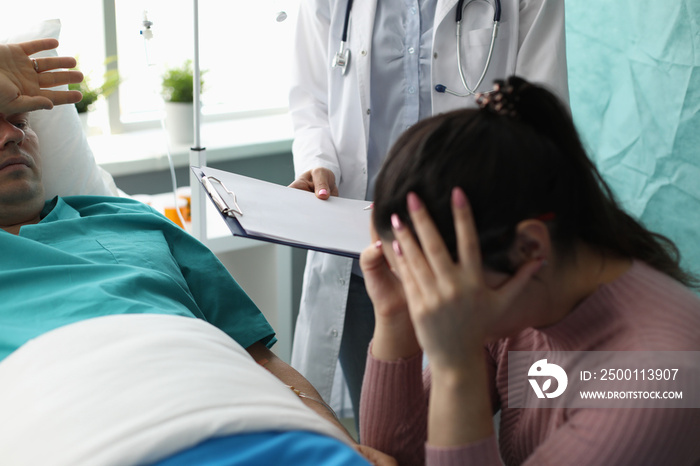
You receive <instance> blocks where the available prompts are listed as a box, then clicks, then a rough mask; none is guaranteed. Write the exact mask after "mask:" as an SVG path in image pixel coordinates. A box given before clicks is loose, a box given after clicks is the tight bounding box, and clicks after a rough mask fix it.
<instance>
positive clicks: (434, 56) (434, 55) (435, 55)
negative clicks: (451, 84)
mask: <svg viewBox="0 0 700 466" xmlns="http://www.w3.org/2000/svg"><path fill="white" fill-rule="evenodd" d="M437 57H438V55H437V52H435V53H434V54H433V58H434V59H436V60H437Z"/></svg>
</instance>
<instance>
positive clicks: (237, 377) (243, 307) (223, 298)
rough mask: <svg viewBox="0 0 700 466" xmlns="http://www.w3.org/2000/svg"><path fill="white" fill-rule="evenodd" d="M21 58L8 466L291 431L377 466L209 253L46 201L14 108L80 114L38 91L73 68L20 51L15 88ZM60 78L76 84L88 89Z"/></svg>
mask: <svg viewBox="0 0 700 466" xmlns="http://www.w3.org/2000/svg"><path fill="white" fill-rule="evenodd" d="M27 44H31V43H27ZM21 45H26V44H21ZM50 45H52V46H53V47H55V45H54V44H53V42H52V43H50V44H49V43H44V44H41V45H37V44H34V45H31V46H27V47H28V48H26V47H25V48H23V49H22V51H23V52H25V53H26V55H30V52H31V51H38V50H37V48H39V49H41V48H42V47H43V48H46V47H48V46H50ZM7 47H16V46H5V45H0V71H2V72H0V229H1V230H0V250H1V251H2V252H3V253H2V254H0V280H1V281H2V283H3V286H2V288H0V302H2V303H3V304H2V307H1V308H0V361H2V362H0V417H2V419H3V422H2V423H0V463H2V464H49V463H50V464H67V465H76V464H91V465H92V464H119V465H126V464H144V463H149V462H151V463H152V462H155V461H160V460H163V459H165V458H166V457H168V456H170V455H173V454H176V453H178V452H180V453H179V454H182V455H187V454H190V453H191V452H192V451H195V452H201V451H202V449H204V450H205V451H207V452H211V451H214V452H216V454H218V455H222V454H231V444H227V443H226V442H240V437H239V436H236V437H226V436H230V435H232V434H241V433H250V432H257V433H262V434H261V435H263V437H258V438H256V439H255V442H254V443H255V445H257V446H258V447H259V450H262V451H264V450H267V449H268V447H269V445H268V446H264V447H263V445H266V443H265V442H267V441H269V440H270V439H273V440H275V441H276V442H278V444H280V443H279V442H282V443H281V444H280V445H282V446H285V445H289V443H284V441H283V440H280V438H281V437H280V436H279V434H278V433H275V434H274V435H273V434H270V432H278V431H284V432H292V434H288V435H294V434H293V433H295V432H296V434H298V435H302V437H304V438H305V439H306V444H308V438H307V437H306V436H309V435H311V436H313V435H321V436H322V437H321V440H319V439H316V438H314V440H313V441H312V443H313V444H316V443H317V442H320V443H319V445H320V444H323V443H324V442H325V444H326V446H328V448H330V450H327V451H326V452H325V454H324V455H323V456H327V455H330V456H331V457H332V456H334V455H336V454H340V455H341V456H342V457H343V458H345V459H344V460H343V461H345V462H338V461H336V462H334V463H333V464H348V465H349V464H366V461H365V460H364V459H362V457H361V456H359V455H358V454H357V453H355V451H354V450H353V449H351V448H348V445H352V444H353V443H354V442H352V440H351V439H350V438H349V436H348V435H347V432H345V431H344V429H342V427H341V426H340V424H339V423H338V421H337V420H336V419H335V418H334V417H333V415H332V414H331V412H330V411H329V410H327V409H326V407H325V406H324V404H323V403H322V402H320V397H319V395H318V393H317V392H316V391H315V390H314V389H313V387H312V386H311V385H310V384H309V383H308V382H307V381H306V380H305V379H304V378H303V377H301V375H299V374H298V373H297V372H296V371H294V370H293V369H292V368H291V367H289V366H288V365H287V364H285V363H284V362H283V361H281V360H280V359H279V358H276V357H275V355H274V354H273V353H272V352H271V351H270V350H269V349H268V348H269V346H271V345H272V344H273V343H274V331H273V329H272V328H271V327H270V325H269V324H268V323H267V321H266V320H265V318H264V316H263V315H262V313H261V312H260V311H259V310H258V309H257V307H256V306H255V305H254V304H253V302H252V301H251V300H250V299H249V298H248V297H247V296H246V294H245V293H244V292H243V291H242V290H241V288H240V287H239V286H238V284H237V283H236V282H235V281H234V280H233V278H232V277H231V276H230V275H229V273H228V272H227V271H226V269H225V268H224V267H223V266H222V265H221V263H219V261H218V260H217V259H216V257H215V256H214V255H213V254H212V253H211V252H210V251H209V250H208V249H207V248H206V247H204V246H203V245H202V244H201V243H199V242H198V241H196V240H195V239H194V238H192V237H191V236H189V235H188V234H187V233H186V232H184V231H183V230H181V229H180V228H178V227H177V226H175V225H174V224H172V223H171V222H170V221H169V220H167V219H166V218H165V217H163V216H161V215H160V214H157V213H156V212H155V211H153V210H152V209H151V208H150V207H148V206H145V205H143V204H141V203H139V202H137V201H133V200H129V199H121V198H108V197H99V196H73V197H66V198H61V197H56V198H54V199H52V200H50V201H48V202H45V201H44V197H45V196H44V187H43V183H42V169H41V167H42V163H41V156H40V150H39V146H38V142H37V135H36V134H35V133H34V131H33V130H32V128H31V126H30V122H29V118H28V112H27V110H31V109H32V108H36V102H34V103H33V104H31V105H30V104H29V103H26V102H25V103H22V102H21V99H20V102H18V100H17V99H12V98H9V99H5V100H3V99H4V98H3V96H8V95H9V96H12V94H13V92H14V93H15V94H17V95H18V96H19V97H22V93H23V92H25V91H26V89H30V90H31V89H34V92H35V94H36V93H38V92H42V93H43V96H44V97H45V98H47V99H49V100H50V101H53V102H54V103H68V102H70V101H73V100H74V95H72V96H71V95H70V94H66V93H61V92H58V93H44V91H39V88H40V87H41V86H43V85H44V84H42V83H45V82H46V78H45V77H44V76H42V73H43V72H44V71H46V70H49V69H51V68H54V67H56V66H70V65H65V64H61V65H57V63H58V62H56V61H53V62H52V61H50V60H51V59H37V60H35V61H33V62H32V61H31V60H30V59H29V58H28V57H27V56H26V55H25V56H21V53H20V54H19V55H20V56H19V57H18V58H17V57H16V55H17V52H18V51H17V49H16V48H15V49H13V50H10V51H11V52H13V53H15V58H13V59H15V60H17V63H16V65H17V66H16V67H14V69H19V70H20V71H21V72H19V73H18V74H17V76H14V77H15V78H16V79H14V80H13V79H9V80H3V77H4V76H8V73H9V74H11V73H12V71H11V67H7V66H5V67H3V64H6V62H3V57H7V56H9V55H7V54H4V53H5V52H7V51H8V49H7ZM3 54H4V55H3ZM61 63H63V62H61ZM55 74H56V76H54V77H52V79H53V80H55V79H63V83H66V82H69V81H70V82H73V81H75V80H76V79H78V78H79V76H76V75H74V74H67V73H66V74H61V73H55ZM17 82H19V83H20V85H19V86H18V85H17ZM23 83H24V84H26V85H22V84H23ZM51 84H54V83H53V82H52V83H51ZM13 86H14V88H13ZM256 361H257V363H256ZM262 366H264V369H263V368H262ZM265 369H267V370H265ZM288 386H294V387H296V388H297V389H298V390H300V391H301V392H304V393H305V396H304V397H302V398H300V397H298V396H297V395H296V394H295V392H293V391H292V390H290V389H289V387H288ZM312 409H313V410H315V411H316V413H314V412H313V411H312ZM8 420H11V421H8ZM300 432H301V433H300ZM265 435H271V437H269V438H266V437H264V436H265ZM222 436H223V438H222ZM212 438H218V439H219V440H217V441H213V440H210V441H209V442H204V443H202V442H203V441H206V440H207V439H212ZM285 438H287V437H285ZM288 442H290V443H293V444H295V445H300V443H299V442H298V439H292V440H288ZM301 444H304V442H302V443H301ZM191 447H194V449H195V450H188V449H189V448H191ZM283 450H284V451H288V452H293V451H294V450H295V449H290V448H283ZM319 451H323V450H319ZM363 451H364V452H367V453H366V454H368V455H379V454H378V453H374V452H371V451H370V450H363ZM188 452H189V453H188ZM222 452H223V453H222ZM308 455H309V452H308V451H307V452H306V453H304V454H303V456H305V457H308ZM278 458H279V459H280V461H283V462H284V460H282V458H283V457H281V456H280V457H278ZM376 458H377V459H379V460H382V459H386V458H384V457H380V456H376ZM49 459H50V461H49ZM168 461H175V463H168V464H180V463H177V461H178V459H177V457H172V458H170V459H169V460H168ZM182 461H184V462H183V463H182V464H203V463H200V462H193V461H192V460H191V458H190V459H183V460H182ZM290 461H291V460H290ZM244 462H245V461H244ZM252 462H253V463H259V462H260V458H257V459H252ZM249 463H250V461H249ZM313 464H324V463H321V462H318V461H313Z"/></svg>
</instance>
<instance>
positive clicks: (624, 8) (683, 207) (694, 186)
mask: <svg viewBox="0 0 700 466" xmlns="http://www.w3.org/2000/svg"><path fill="white" fill-rule="evenodd" d="M555 1H557V0H555ZM562 1H563V0H562ZM566 35H567V37H566V40H567V58H568V63H569V65H568V68H569V87H570V96H571V109H572V113H573V116H574V121H575V122H576V125H577V128H578V130H579V132H580V134H581V136H582V138H583V140H584V142H585V144H586V146H587V149H588V151H589V154H590V156H591V157H592V158H593V160H594V161H595V162H596V164H597V166H598V168H599V170H600V171H601V173H602V174H603V176H604V178H605V179H606V181H607V182H608V183H609V184H610V185H611V187H612V189H613V190H614V192H615V194H616V195H617V197H618V200H620V201H621V203H622V204H623V206H624V207H625V208H626V209H628V211H629V212H630V213H631V214H633V215H634V216H636V217H637V218H639V219H641V221H642V222H643V223H644V224H645V225H646V226H647V227H648V228H650V229H651V230H653V231H657V232H659V233H661V234H664V235H666V236H668V237H669V238H671V239H672V240H673V241H675V242H676V244H677V245H678V247H679V248H680V250H681V254H682V256H683V262H682V265H683V266H684V267H686V268H687V269H689V270H691V271H692V272H694V273H696V274H699V275H700V0H654V1H651V0H621V1H611V0H566Z"/></svg>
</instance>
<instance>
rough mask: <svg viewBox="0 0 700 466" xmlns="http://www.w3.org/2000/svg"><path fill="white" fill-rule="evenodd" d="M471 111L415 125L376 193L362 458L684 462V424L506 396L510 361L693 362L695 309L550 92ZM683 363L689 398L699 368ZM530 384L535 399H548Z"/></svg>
mask: <svg viewBox="0 0 700 466" xmlns="http://www.w3.org/2000/svg"><path fill="white" fill-rule="evenodd" d="M479 103H480V107H481V108H480V109H474V110H460V111H456V112H452V113H446V114H442V115H438V116H436V117H433V118H430V119H428V120H424V121H422V122H420V123H418V124H416V125H414V126H413V127H411V128H410V129H409V130H408V131H407V132H406V133H404V135H403V136H402V137H401V138H400V139H399V140H398V141H397V143H396V144H395V145H394V147H393V148H392V150H391V152H390V153H389V155H388V157H387V160H386V162H385V163H384V165H383V167H382V170H381V172H380V174H379V176H378V178H377V184H376V187H377V188H376V194H375V201H374V212H373V227H374V231H373V235H374V237H375V239H376V241H377V242H376V244H375V245H373V246H371V247H369V248H367V250H365V251H364V252H363V255H362V258H361V265H362V268H363V272H364V274H365V280H366V285H367V290H368V293H369V295H370V297H371V298H372V302H373V304H374V309H375V318H376V327H375V331H374V338H373V342H372V345H371V347H370V351H369V355H368V361H367V372H366V375H365V380H364V386H363V393H362V407H361V437H362V439H363V442H366V443H368V444H369V445H371V446H373V447H375V448H378V449H380V450H382V451H385V452H387V453H390V454H392V455H394V456H395V457H396V458H397V460H398V461H399V463H400V464H423V463H424V462H427V463H428V464H441V465H443V464H461V465H462V464H477V465H489V464H501V458H502V460H503V461H504V462H505V463H506V464H532V465H535V464H537V465H539V464H558V465H559V464H576V465H599V464H616V465H620V464H634V465H638V464H698V461H700V446H699V445H698V442H697V431H698V429H699V428H700V410H698V409H673V408H675V407H679V406H681V405H680V404H675V405H674V404H672V403H669V402H668V401H667V402H666V404H657V405H654V406H653V408H652V407H651V406H650V405H649V404H648V403H647V404H644V403H641V404H640V403H637V404H634V402H633V403H629V402H626V403H621V402H618V403H616V404H615V403H613V404H607V405H604V406H607V407H605V408H600V407H596V406H599V405H587V404H585V403H583V404H582V402H581V400H579V401H578V402H571V398H567V397H566V396H563V397H562V398H561V402H560V403H559V404H556V403H555V402H554V401H555V400H551V399H550V400H547V401H548V402H551V403H550V404H548V405H545V406H546V409H544V408H540V409H523V408H520V407H515V406H517V403H516V402H515V401H516V400H518V399H520V398H518V397H521V398H522V397H524V398H523V399H528V398H527V396H528V395H527V394H528V393H530V390H531V387H530V385H528V384H527V383H526V382H525V383H521V384H520V385H517V384H516V385H511V383H514V382H518V381H517V380H509V372H508V369H509V361H510V365H511V366H513V367H514V366H515V361H516V360H515V359H514V358H515V355H516V353H510V358H511V359H510V360H509V352H515V351H518V352H530V353H532V354H539V353H535V352H548V354H555V355H559V356H561V358H563V359H559V360H558V361H560V362H561V364H563V365H564V366H566V365H567V363H571V362H572V359H571V358H573V356H571V355H573V354H575V353H572V352H576V354H578V355H579V356H578V357H583V358H585V357H588V355H594V354H606V355H607V354H608V353H599V352H628V351H636V352H640V351H641V352H644V355H645V357H649V358H651V359H648V360H647V362H648V363H649V364H651V362H654V363H657V364H658V363H660V361H661V360H662V359H660V357H659V358H656V355H661V354H662V353H663V352H666V351H685V352H693V351H700V299H698V298H697V296H696V295H695V294H693V293H692V291H690V290H689V289H688V287H692V286H696V285H697V281H696V280H695V278H694V277H693V276H691V275H689V274H688V273H686V272H684V271H683V270H682V269H681V268H680V267H679V253H678V250H677V249H676V248H675V246H674V245H673V243H672V242H671V241H670V240H668V239H666V238H664V237H662V236H660V235H658V234H655V233H652V232H650V231H648V230H647V229H646V228H644V227H643V226H642V225H641V224H640V223H639V222H637V221H636V220H634V219H633V218H632V217H630V216H629V215H628V214H626V213H625V212H624V211H623V210H622V209H621V208H620V207H619V206H618V205H617V204H616V202H615V200H614V198H613V195H612V193H611V191H610V189H609V188H608V187H607V185H606V184H605V182H604V181H603V180H602V178H601V177H600V175H599V173H598V171H597V170H596V168H595V167H594V165H593V164H592V162H591V161H590V160H589V159H588V157H587V156H586V153H585V150H584V149H583V146H582V144H581V142H580V140H579V138H578V135H577V133H576V130H575V127H574V125H573V122H572V120H571V117H570V115H569V113H568V112H567V110H565V108H564V107H563V106H562V105H561V104H560V103H559V101H558V100H557V99H556V98H555V97H554V96H553V95H552V94H551V93H549V92H548V91H546V90H544V89H543V88H540V87H538V86H535V85H532V84H530V83H528V82H526V81H524V80H522V79H519V78H510V79H509V80H508V81H507V82H506V83H500V84H497V85H496V87H495V90H494V92H493V93H490V94H488V95H482V96H480V97H479ZM423 352H425V355H426V356H427V359H428V361H429V363H430V364H429V367H428V369H427V370H426V371H425V372H424V373H423V372H422V364H421V362H422V355H423ZM562 352H564V353H562ZM530 353H527V354H530ZM517 354H520V353H517ZM567 354H568V355H569V356H567ZM581 354H583V355H584V356H581ZM612 354H624V353H612ZM627 354H630V353H627ZM633 354H636V355H640V354H641V353H633ZM650 354H651V356H649V355H650ZM664 354H665V353H664ZM675 354H676V355H678V357H677V358H676V362H677V363H678V364H680V365H683V361H680V359H682V358H683V357H686V358H687V356H688V354H689V353H675ZM691 354H692V353H691ZM694 354H696V355H697V354H698V353H694ZM567 358H568V359H567ZM584 360H585V359H584ZM537 362H538V363H539V362H541V361H537ZM685 363H688V361H685ZM686 365H688V366H690V367H691V370H693V369H692V368H693V367H694V368H695V369H694V370H695V371H696V372H694V373H693V374H692V375H694V376H696V377H695V379H692V376H691V379H692V380H691V381H694V383H695V385H694V386H693V388H694V390H695V392H697V383H698V381H699V380H700V379H698V378H697V375H698V374H697V366H698V364H697V361H694V362H693V363H692V364H686ZM544 366H554V364H547V361H546V360H544ZM669 367H670V366H669ZM528 368H530V372H527V370H528ZM541 368H542V364H540V365H536V364H533V365H532V366H529V365H528V366H527V367H525V372H522V375H523V378H522V380H523V382H524V380H525V379H526V376H528V375H534V376H538V375H539V376H542V375H546V374H544V372H542V373H540V374H537V373H533V372H532V371H533V370H535V369H537V370H539V369H541ZM661 368H662V369H663V368H665V367H661ZM623 369H624V367H623ZM686 372H687V371H685V370H681V373H686ZM569 374H570V378H569V380H570V382H569V385H571V386H573V385H575V383H580V382H581V381H579V380H573V378H572V376H574V375H576V374H578V372H576V373H574V372H570V373H569ZM598 376H599V377H600V376H602V373H599V374H598ZM512 379H515V378H512ZM534 379H535V378H534V377H533V378H532V379H529V381H530V384H531V385H532V392H533V394H531V398H532V397H534V394H537V392H538V391H539V394H537V397H538V398H544V397H545V396H546V397H547V398H554V397H555V395H554V394H553V393H552V392H551V391H549V392H548V391H547V390H548V387H549V386H550V384H549V382H548V383H545V384H544V385H542V386H540V385H538V388H535V385H536V384H537V382H535V381H534ZM581 380H583V379H581ZM556 381H557V392H560V389H561V391H563V390H564V389H565V388H566V381H564V382H563V385H562V380H560V379H559V378H556ZM686 381H687V379H686ZM518 383H519V382H518ZM650 383H651V382H649V381H648V380H647V381H643V382H640V384H638V385H636V386H635V387H636V388H640V387H641V388H644V389H647V388H650V387H651V386H652V385H650ZM677 383H680V381H677ZM578 386H580V385H578ZM664 386H665V387H668V386H669V384H666V385H664ZM514 387H515V388H514ZM523 387H524V388H523ZM615 387H618V388H619V384H617V385H615ZM658 387H659V386H658V385H656V386H654V390H658ZM608 388H610V387H608ZM675 388H678V387H675ZM686 388H687V387H686ZM543 392H545V393H543ZM688 392H689V393H686V398H690V397H692V396H693V395H692V393H690V392H691V391H690V390H689V391H688ZM577 393H578V392H577ZM540 395H542V396H540ZM564 400H567V401H564ZM628 401H629V400H628ZM686 401H688V402H690V400H686ZM696 401H697V400H696ZM572 403H573V404H572ZM526 406H527V407H533V405H526ZM536 406H538V405H534V407H536ZM539 406H543V405H539ZM590 406H594V407H590ZM683 406H688V405H683ZM694 407H700V404H698V405H697V406H694ZM655 408H665V409H655ZM498 410H500V411H501V422H500V435H499V439H498V442H497V440H496V437H495V435H494V431H493V421H492V415H493V414H494V413H495V412H496V411H498ZM426 440H427V443H426ZM498 443H500V455H499V445H498Z"/></svg>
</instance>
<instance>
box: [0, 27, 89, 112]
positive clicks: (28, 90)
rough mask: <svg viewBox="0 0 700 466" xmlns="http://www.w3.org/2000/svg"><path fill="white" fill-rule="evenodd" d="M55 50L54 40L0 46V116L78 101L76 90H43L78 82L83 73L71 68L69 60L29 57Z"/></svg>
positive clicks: (65, 58)
mask: <svg viewBox="0 0 700 466" xmlns="http://www.w3.org/2000/svg"><path fill="white" fill-rule="evenodd" d="M56 47H58V41H57V40H56V39H39V40H33V41H29V42H22V43H19V44H0V113H24V112H30V111H33V110H39V109H50V108H53V106H54V105H61V104H72V103H76V102H79V101H80V99H82V94H81V93H80V92H78V91H54V90H49V89H47V88H51V87H55V86H60V85H63V84H70V83H79V82H81V81H82V80H83V74H82V73H81V72H80V71H75V70H63V71H52V70H56V69H59V68H72V67H74V66H75V65H76V62H75V58H72V57H44V58H35V59H31V58H29V56H30V55H32V54H34V53H37V52H41V51H43V50H51V49H55V48H56Z"/></svg>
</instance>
